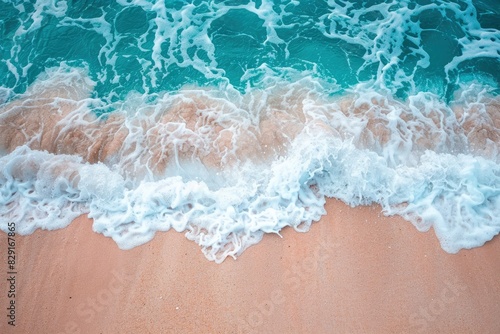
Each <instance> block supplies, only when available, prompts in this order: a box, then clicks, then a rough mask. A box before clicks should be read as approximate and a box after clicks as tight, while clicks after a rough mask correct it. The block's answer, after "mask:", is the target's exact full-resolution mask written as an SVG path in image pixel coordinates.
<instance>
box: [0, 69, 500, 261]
mask: <svg viewBox="0 0 500 334" xmlns="http://www.w3.org/2000/svg"><path fill="white" fill-rule="evenodd" d="M61 83H64V85H62V84H61ZM320 86H321V84H320V83H319V82H315V81H314V79H312V78H309V79H307V80H302V81H300V82H295V83H287V82H282V83H280V84H277V85H275V86H274V87H271V88H269V89H267V90H260V89H258V88H255V89H250V90H248V91H247V92H246V93H245V94H242V93H239V92H238V91H236V90H219V89H215V88H203V89H202V88H196V87H190V88H186V89H184V90H181V91H179V92H177V93H165V94H163V95H161V96H159V97H158V98H157V99H155V100H152V101H151V100H150V99H148V97H147V96H141V95H130V96H129V98H128V99H127V100H125V101H123V102H121V103H120V104H115V108H116V111H115V112H113V113H111V114H107V115H105V116H100V117H97V116H96V115H95V114H94V113H93V112H92V111H91V108H92V106H93V105H95V104H99V103H97V102H96V101H95V100H94V99H90V98H89V97H88V95H89V94H91V93H90V89H91V87H92V82H91V81H89V80H88V79H87V78H86V76H85V72H84V71H80V70H76V69H75V70H69V71H68V70H64V71H63V70H61V69H60V68H58V69H52V70H49V71H48V74H47V76H46V77H44V79H43V80H41V81H40V82H37V83H36V84H35V85H34V86H33V87H32V88H31V89H29V90H28V91H27V93H26V94H25V95H24V96H23V97H22V98H20V99H18V100H15V101H12V102H10V103H9V104H6V105H5V106H4V107H3V109H2V110H1V111H0V127H1V129H2V136H1V137H0V138H1V141H0V144H1V145H2V147H1V149H2V150H3V151H4V152H5V154H3V156H2V157H1V158H0V166H2V170H1V174H0V193H1V194H2V197H1V198H0V200H1V203H2V204H3V205H2V209H1V210H2V211H1V214H0V217H1V218H0V227H1V228H2V230H4V231H5V230H6V228H7V227H6V226H7V222H8V221H11V220H15V221H16V222H17V224H18V225H17V226H19V233H21V234H27V233H32V232H33V231H34V230H35V229H37V228H44V229H56V228H61V227H64V226H66V225H67V224H69V223H70V221H71V220H72V219H74V218H75V217H76V216H78V215H79V214H82V213H88V214H89V217H91V218H93V219H94V230H95V231H96V232H99V233H102V234H104V235H106V236H109V237H111V238H113V239H114V240H115V241H116V242H117V244H118V245H119V246H120V247H121V248H124V249H128V248H131V247H135V246H137V245H140V244H142V243H144V242H147V241H149V240H150V239H151V238H153V236H154V234H155V233H156V232H157V231H167V230H170V229H174V230H176V231H178V232H183V231H185V232H187V237H188V238H189V239H191V240H194V241H196V242H197V243H198V244H200V246H201V247H202V250H203V252H204V253H205V255H206V256H207V258H209V259H210V260H214V261H217V262H221V261H223V260H224V259H225V258H226V257H227V256H233V257H235V256H238V255H239V254H241V253H242V252H243V251H244V250H245V249H246V248H247V247H249V246H250V245H252V244H255V243H256V242H258V241H259V240H260V239H261V238H262V236H263V235H264V233H279V232H280V230H281V229H282V228H284V227H286V226H292V227H294V228H295V229H296V230H298V231H307V230H308V229H309V227H310V225H311V224H312V222H314V221H317V220H319V219H320V217H321V216H322V215H323V214H325V210H324V203H325V197H335V198H339V199H341V200H343V201H344V202H346V203H348V204H350V205H365V204H371V203H379V204H381V205H382V207H383V210H384V212H385V213H386V214H399V215H402V216H403V217H405V218H407V219H408V220H410V221H411V222H412V223H413V224H414V225H415V226H416V227H417V228H418V229H419V230H421V231H424V230H428V229H429V228H430V227H433V228H434V230H435V232H436V235H437V237H438V238H439V240H440V242H441V244H442V246H443V249H445V250H446V251H448V252H457V251H458V250H459V249H461V248H471V247H476V246H479V245H482V244H483V243H484V242H486V241H487V240H490V239H491V238H492V237H493V236H494V235H496V234H498V233H499V231H500V223H499V221H498V218H497V217H499V216H500V212H498V210H499V207H500V205H499V204H500V203H499V201H500V166H499V164H498V163H499V162H498V154H497V153H498V140H497V138H498V137H497V136H498V135H499V133H500V130H499V125H498V124H496V123H495V122H492V121H491V120H492V119H495V118H494V114H495V113H496V112H498V106H499V105H500V103H499V102H498V100H497V98H495V97H492V96H491V95H490V94H489V93H488V91H487V89H486V88H485V87H483V86H479V85H471V86H466V87H465V86H464V88H463V89H462V90H461V91H459V92H457V97H456V101H455V102H454V104H453V105H452V106H449V105H447V104H446V103H444V102H442V101H441V100H440V99H439V98H438V97H437V96H435V95H433V94H428V93H419V94H416V95H414V96H411V97H410V98H409V99H408V100H407V101H396V100H394V99H391V98H390V97H388V96H385V95H381V94H380V93H377V92H375V91H369V90H366V89H365V88H364V86H360V87H359V88H358V91H354V92H353V93H352V94H350V95H344V96H337V97H328V96H324V95H321V93H320V92H321V90H317V87H320ZM21 124H22V126H20V125H21ZM486 125H487V126H488V128H487V131H486V132H485V131H483V130H484V129H485V126H486ZM20 129H22V131H20ZM485 140H486V142H488V143H491V144H490V146H488V145H486V146H484V145H483V144H484V143H485ZM488 140H489V141H488ZM479 146H480V147H483V148H485V147H486V148H487V149H478V147H479Z"/></svg>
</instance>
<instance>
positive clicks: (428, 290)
mask: <svg viewBox="0 0 500 334" xmlns="http://www.w3.org/2000/svg"><path fill="white" fill-rule="evenodd" d="M326 208H327V211H328V215H327V216H325V217H323V219H322V220H321V221H320V222H319V223H315V224H313V226H312V229H311V231H309V232H308V233H298V232H295V231H294V230H292V229H290V228H289V229H285V230H284V231H283V233H282V235H283V238H280V237H279V236H278V235H267V236H265V237H264V240H263V241H262V242H261V243H259V244H258V245H256V246H253V247H251V248H250V249H248V250H247V251H245V252H244V253H243V255H242V256H240V257H239V258H238V259H237V260H236V261H234V260H232V259H231V258H229V259H227V260H226V261H225V262H224V263H222V264H220V265H218V264H216V263H213V262H209V261H208V260H206V258H205V257H204V256H203V255H202V253H201V251H200V249H199V247H198V246H197V245H196V244H195V243H193V242H191V241H188V240H187V239H185V237H184V236H183V235H182V234H180V233H177V232H175V231H169V232H166V233H157V235H156V237H155V238H154V239H153V240H152V241H151V242H149V243H147V244H145V245H143V246H139V247H136V248H134V249H132V250H128V251H123V250H120V249H118V247H117V246H116V244H115V243H114V242H113V241H112V240H111V239H109V238H106V237H104V236H102V235H100V234H96V233H94V232H92V227H91V220H90V219H88V218H86V217H83V216H82V217H80V218H79V219H77V220H76V221H74V222H73V223H72V224H71V225H70V226H69V227H67V228H65V229H61V230H57V231H36V232H35V233H34V234H32V235H30V236H24V237H21V236H16V255H17V263H16V266H17V268H16V269H17V272H18V273H17V276H16V283H17V285H16V289H17V296H16V326H15V327H12V326H8V325H7V320H8V319H7V318H6V312H7V311H6V307H7V303H8V301H7V299H6V291H7V290H8V287H7V281H6V280H5V279H2V280H1V284H0V291H2V292H1V295H2V298H1V301H2V305H1V307H2V309H3V310H4V311H3V313H4V315H3V316H2V319H3V320H2V321H1V323H0V332H1V333H39V334H43V333H420V332H422V333H431V332H432V333H499V332H500V317H499V316H498V312H499V310H500V279H499V277H500V239H499V238H498V236H497V237H495V238H494V239H493V240H492V241H491V242H488V243H486V244H485V245H484V246H483V247H480V248H476V249H473V250H462V251H460V252H459V253H458V254H447V253H445V252H444V251H443V250H442V249H441V248H440V246H439V243H438V240H437V238H436V236H435V235H434V233H433V232H432V231H430V232H429V233H420V232H418V231H417V230H416V229H415V228H414V227H413V226H412V225H411V224H410V223H408V222H406V221H404V220H402V219H401V218H399V217H389V218H387V217H384V216H382V215H381V214H379V212H380V209H379V208H378V207H376V206H373V207H359V208H350V207H348V206H346V205H345V204H343V203H341V202H339V201H336V200H329V201H328V202H327V206H326ZM6 244H7V236H6V235H5V234H4V233H2V236H1V238H0V249H3V250H4V251H2V252H0V254H1V261H2V266H1V267H2V268H3V269H2V271H3V272H4V275H6V261H7V259H6V256H7V254H6V249H7V245H6Z"/></svg>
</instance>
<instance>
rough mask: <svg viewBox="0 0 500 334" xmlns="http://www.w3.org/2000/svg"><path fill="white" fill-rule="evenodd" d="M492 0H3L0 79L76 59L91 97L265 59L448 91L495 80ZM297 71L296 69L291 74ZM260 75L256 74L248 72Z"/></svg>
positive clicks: (161, 87)
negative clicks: (460, 84) (85, 70)
mask: <svg viewBox="0 0 500 334" xmlns="http://www.w3.org/2000/svg"><path fill="white" fill-rule="evenodd" d="M499 7H500V5H499V4H498V3H496V2H495V1H394V2H390V1H388V2H386V1H353V2H351V3H349V2H342V1H329V2H326V1H302V2H297V1H276V2H266V1H264V2H262V1H256V2H251V1H166V2H164V1H159V2H157V3H156V5H153V4H152V3H150V2H147V1H113V2H112V3H111V4H110V2H109V1H91V2H88V1H17V2H16V1H2V2H1V3H0V13H1V14H0V20H1V22H2V24H1V30H0V36H1V45H2V46H1V55H2V62H1V65H0V77H1V78H2V86H3V87H4V89H5V88H8V89H12V92H13V93H22V92H24V90H26V88H27V86H28V85H30V84H31V83H32V82H33V81H34V80H36V78H37V77H38V75H39V74H40V73H42V72H43V71H45V69H46V68H47V67H53V66H58V65H59V64H60V63H61V62H67V63H68V64H70V65H71V66H86V67H88V68H89V75H90V77H91V78H92V79H93V80H95V81H96V82H97V83H98V85H97V87H96V91H95V93H96V95H97V96H98V97H100V98H102V99H110V100H111V101H113V99H123V98H124V97H125V96H126V95H127V94H128V93H129V92H130V91H138V92H140V93H148V94H154V93H158V92H161V91H172V90H176V89H179V88H180V87H182V86H183V85H185V84H196V85H199V86H207V85H210V86H219V85H232V86H234V87H235V88H236V89H238V90H241V91H244V90H245V88H246V87H248V85H250V86H255V85H259V84H262V82H260V81H261V80H262V79H261V76H263V75H265V74H266V70H268V71H275V72H277V74H276V75H277V76H284V73H283V72H286V71H292V72H295V71H298V72H300V73H302V74H303V75H304V73H307V75H313V76H315V77H317V78H321V79H323V80H325V81H327V82H330V83H332V84H333V83H334V84H335V85H332V86H333V87H331V88H330V89H331V90H332V92H335V91H338V90H344V89H347V88H352V87H353V86H355V85H356V84H358V83H359V82H370V81H374V82H375V83H374V85H375V86H376V87H383V88H388V89H389V90H390V91H391V92H392V93H393V94H395V95H396V96H398V97H400V98H405V97H407V96H408V95H409V94H415V93H416V92H419V91H429V92H432V93H435V94H437V95H438V96H440V97H443V98H449V97H450V94H452V92H453V91H454V90H456V89H457V83H458V82H459V81H461V80H478V81H481V82H486V83H488V84H490V85H491V86H492V87H493V88H494V89H495V90H496V91H498V84H499V80H500V62H499V57H500V55H499V52H500V51H499V40H498V38H499V37H498V28H499V27H498V25H499V24H498V22H500V17H499V15H500V14H499V11H500V9H499ZM299 75H300V74H299ZM259 79H261V80H259Z"/></svg>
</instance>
